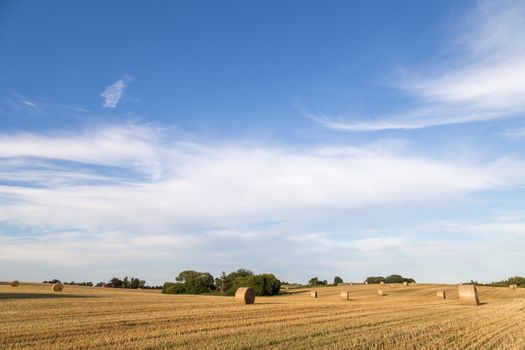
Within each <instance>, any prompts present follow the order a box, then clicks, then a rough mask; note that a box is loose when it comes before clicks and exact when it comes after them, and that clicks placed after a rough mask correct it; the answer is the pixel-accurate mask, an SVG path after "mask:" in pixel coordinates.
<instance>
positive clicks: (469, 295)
mask: <svg viewBox="0 0 525 350" xmlns="http://www.w3.org/2000/svg"><path fill="white" fill-rule="evenodd" d="M458 295H459V303H460V304H461V305H479V297H478V290H477V289H476V286H475V285H469V284H466V285H461V286H458Z"/></svg>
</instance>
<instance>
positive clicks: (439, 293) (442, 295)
mask: <svg viewBox="0 0 525 350" xmlns="http://www.w3.org/2000/svg"><path fill="white" fill-rule="evenodd" d="M436 296H437V297H438V298H439V299H446V298H447V294H446V293H445V291H444V290H438V291H437V292H436Z"/></svg>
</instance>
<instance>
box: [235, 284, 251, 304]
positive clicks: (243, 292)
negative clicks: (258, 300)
mask: <svg viewBox="0 0 525 350" xmlns="http://www.w3.org/2000/svg"><path fill="white" fill-rule="evenodd" d="M235 302H236V303H237V304H244V305H246V304H253V303H254V302H255V292H254V290H253V289H252V288H250V287H241V288H238V289H237V291H236V292H235Z"/></svg>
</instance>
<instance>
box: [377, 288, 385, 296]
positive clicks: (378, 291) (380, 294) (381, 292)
mask: <svg viewBox="0 0 525 350" xmlns="http://www.w3.org/2000/svg"><path fill="white" fill-rule="evenodd" d="M377 295H379V296H384V295H385V293H383V291H382V290H381V289H378V290H377Z"/></svg>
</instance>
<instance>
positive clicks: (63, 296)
mask: <svg viewBox="0 0 525 350" xmlns="http://www.w3.org/2000/svg"><path fill="white" fill-rule="evenodd" d="M67 298H96V296H93V295H74V294H73V295H72V294H46V293H0V300H7V299H67Z"/></svg>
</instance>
